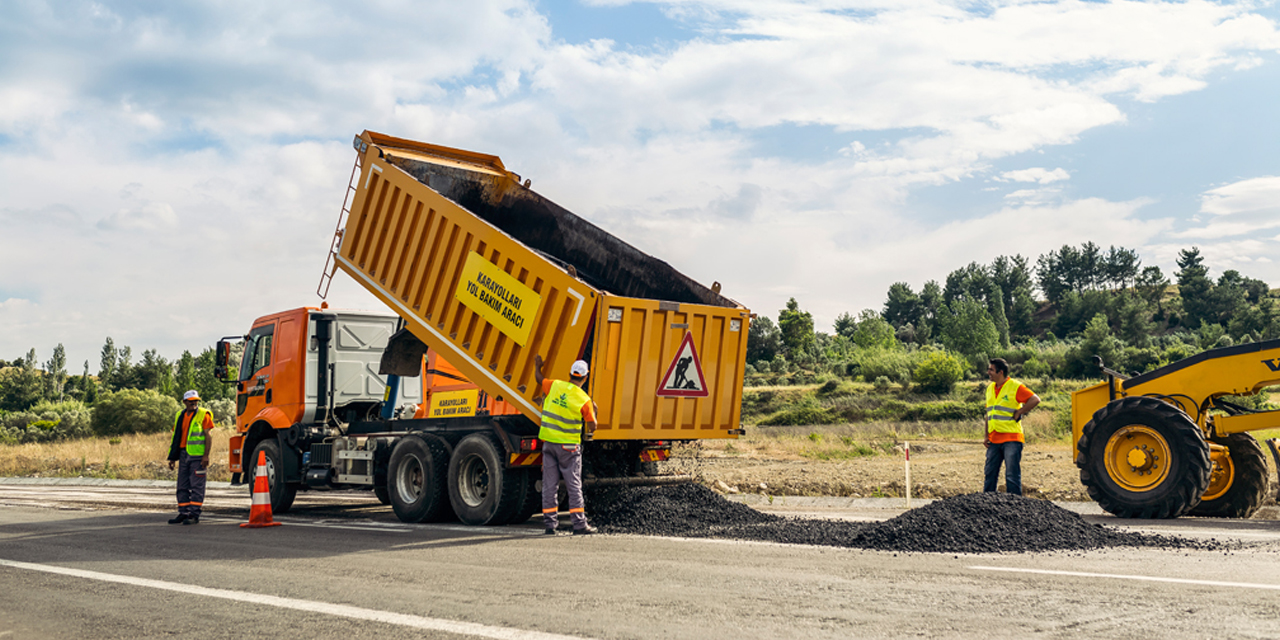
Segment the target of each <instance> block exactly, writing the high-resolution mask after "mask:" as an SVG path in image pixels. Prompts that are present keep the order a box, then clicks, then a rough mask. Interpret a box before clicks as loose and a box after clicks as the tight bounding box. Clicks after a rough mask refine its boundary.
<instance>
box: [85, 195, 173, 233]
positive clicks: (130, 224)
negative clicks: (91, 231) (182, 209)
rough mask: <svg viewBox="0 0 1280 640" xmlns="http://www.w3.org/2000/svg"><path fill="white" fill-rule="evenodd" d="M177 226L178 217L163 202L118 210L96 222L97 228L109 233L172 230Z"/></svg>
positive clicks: (171, 208)
mask: <svg viewBox="0 0 1280 640" xmlns="http://www.w3.org/2000/svg"><path fill="white" fill-rule="evenodd" d="M177 225H178V215H177V214H176V213H174V212H173V207H171V206H169V204H168V203H165V202H147V203H144V204H142V205H140V206H137V207H132V208H128V209H119V210H117V211H116V212H115V213H113V214H111V215H109V216H107V217H105V218H103V219H102V220H99V221H98V228H100V229H109V230H111V231H128V230H138V231H150V230H156V229H172V228H174V227H176V226H177Z"/></svg>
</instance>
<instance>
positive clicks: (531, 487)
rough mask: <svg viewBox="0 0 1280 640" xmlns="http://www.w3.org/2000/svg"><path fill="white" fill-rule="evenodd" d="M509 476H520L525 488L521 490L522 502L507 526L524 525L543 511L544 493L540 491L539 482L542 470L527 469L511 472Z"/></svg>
mask: <svg viewBox="0 0 1280 640" xmlns="http://www.w3.org/2000/svg"><path fill="white" fill-rule="evenodd" d="M508 473H509V474H512V475H516V476H519V477H520V478H521V481H520V484H521V485H522V486H523V488H522V489H521V490H520V495H521V498H520V502H519V504H518V505H517V507H516V510H515V514H514V515H512V516H511V519H510V520H508V521H507V524H524V523H526V522H528V521H529V518H532V517H533V514H535V513H538V512H539V511H542V492H541V491H538V487H537V484H538V480H540V479H541V478H542V470H541V469H527V470H524V471H516V470H514V469H513V470H511V471H508Z"/></svg>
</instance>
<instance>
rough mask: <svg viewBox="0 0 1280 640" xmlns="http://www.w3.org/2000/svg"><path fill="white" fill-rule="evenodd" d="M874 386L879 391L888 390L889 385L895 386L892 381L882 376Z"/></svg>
mask: <svg viewBox="0 0 1280 640" xmlns="http://www.w3.org/2000/svg"><path fill="white" fill-rule="evenodd" d="M874 384H875V385H876V388H877V389H888V388H889V385H891V384H893V381H892V380H890V379H889V377H888V376H880V377H878V378H876V381H875V383H874Z"/></svg>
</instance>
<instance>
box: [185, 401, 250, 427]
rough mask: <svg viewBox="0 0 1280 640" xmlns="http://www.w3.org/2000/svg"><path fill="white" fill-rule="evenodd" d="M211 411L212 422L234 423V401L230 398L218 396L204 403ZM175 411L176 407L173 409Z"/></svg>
mask: <svg viewBox="0 0 1280 640" xmlns="http://www.w3.org/2000/svg"><path fill="white" fill-rule="evenodd" d="M204 406H205V408H206V409H208V410H209V411H212V412H213V422H214V424H234V423H235V421H236V401H235V400H231V399H230V398H218V399H216V400H210V401H208V402H206V403H204ZM175 411H176V409H175Z"/></svg>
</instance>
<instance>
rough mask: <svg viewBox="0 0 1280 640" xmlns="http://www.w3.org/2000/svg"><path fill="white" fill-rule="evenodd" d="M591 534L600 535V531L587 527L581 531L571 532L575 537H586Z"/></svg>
mask: <svg viewBox="0 0 1280 640" xmlns="http://www.w3.org/2000/svg"><path fill="white" fill-rule="evenodd" d="M593 533H600V530H599V529H597V528H595V527H593V526H591V525H587V526H585V527H583V528H581V529H574V530H573V535H575V536H586V535H591V534H593Z"/></svg>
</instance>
